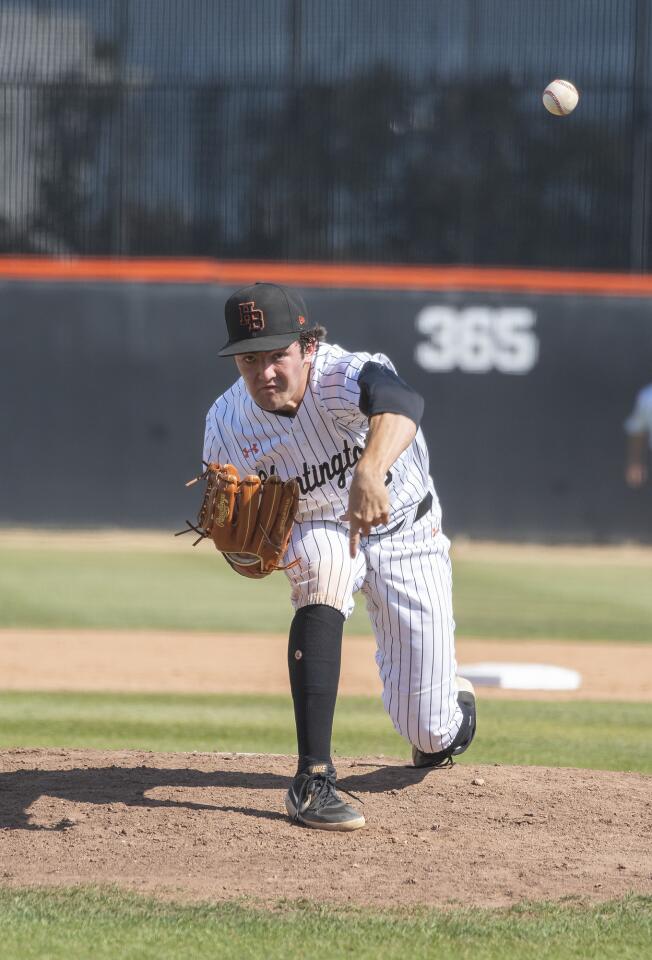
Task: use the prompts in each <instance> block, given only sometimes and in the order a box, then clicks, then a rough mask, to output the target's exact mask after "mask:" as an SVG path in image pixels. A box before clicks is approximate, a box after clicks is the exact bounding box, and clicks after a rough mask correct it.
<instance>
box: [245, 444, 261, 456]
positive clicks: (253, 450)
mask: <svg viewBox="0 0 652 960" xmlns="http://www.w3.org/2000/svg"><path fill="white" fill-rule="evenodd" d="M242 452H243V453H244V455H245V457H250V456H251V454H252V453H258V452H259V451H258V444H257V443H252V444H251V446H250V447H243V448H242Z"/></svg>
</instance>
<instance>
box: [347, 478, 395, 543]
mask: <svg viewBox="0 0 652 960" xmlns="http://www.w3.org/2000/svg"><path fill="white" fill-rule="evenodd" d="M340 520H347V521H348V523H349V525H350V528H349V553H350V555H351V557H355V555H356V554H357V552H358V547H359V546H360V537H361V536H362V537H368V536H369V534H370V533H371V528H372V527H376V526H378V525H379V524H385V523H389V494H388V492H387V487H386V486H385V475H384V474H382V475H379V474H376V473H375V472H373V471H371V470H367V469H365V468H364V466H363V461H360V463H359V464H358V466H357V467H356V469H355V472H354V474H353V479H352V480H351V488H350V490H349V506H348V509H347V511H346V513H344V514H343V515H342V516H341V517H340Z"/></svg>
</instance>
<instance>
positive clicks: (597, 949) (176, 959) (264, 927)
mask: <svg viewBox="0 0 652 960" xmlns="http://www.w3.org/2000/svg"><path fill="white" fill-rule="evenodd" d="M0 941H1V942H2V956H3V960H37V958H38V960H44V958H47V960H87V958H88V957H93V960H115V958H116V957H119V958H120V960H150V958H151V960H154V958H155V960H204V958H205V960H209V958H210V960H214V958H216V957H219V958H220V960H231V958H232V960H297V958H305V957H313V956H322V955H323V956H325V957H328V958H333V960H337V958H344V957H348V958H351V957H354V958H355V960H372V958H373V960H375V958H382V960H392V958H397V960H398V958H400V960H404V958H405V957H409V958H411V960H420V958H441V960H451V958H455V960H577V958H585V957H594V958H596V960H610V958H613V960H640V958H642V957H645V956H649V947H650V942H652V898H649V897H628V898H626V899H624V900H621V901H615V902H610V903H604V904H600V905H598V906H586V905H582V904H577V903H566V904H525V905H521V906H518V907H512V908H507V909H501V910H496V909H494V910H479V909H473V910H472V909H464V910H458V911H455V912H450V911H448V912H445V911H436V910H427V909H423V908H419V909H415V910H410V911H408V910H402V911H398V910H392V911H387V912H385V913H382V914H380V913H377V912H372V911H366V910H361V909H353V908H337V907H327V906H319V905H312V906H311V905H308V904H280V905H279V906H278V907H276V908H274V909H271V910H261V909H256V908H255V907H252V906H250V905H247V904H244V903H230V904H215V905H210V904H189V905H181V904H175V903H164V902H160V901H156V900H154V899H150V898H145V897H141V896H138V895H134V894H126V893H120V892H118V891H117V890H113V889H109V890H103V889H85V888H78V889H68V890H66V889H63V890H57V891H48V890H0Z"/></svg>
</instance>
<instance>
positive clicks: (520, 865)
mask: <svg viewBox="0 0 652 960" xmlns="http://www.w3.org/2000/svg"><path fill="white" fill-rule="evenodd" d="M292 767H293V763H292V760H291V759H290V758H288V757H280V756H260V755H250V754H207V753H203V754H199V753H198V754H153V753H140V752H136V751H126V752H114V753H107V752H100V751H88V750H84V751H77V750H75V751H67V750H9V751H4V752H2V753H0V829H1V830H2V843H1V844H0V877H1V878H2V882H3V883H4V884H9V885H24V884H48V885H59V884H70V883H98V882H99V883H118V884H120V885H123V886H127V887H129V888H132V889H134V888H135V889H140V890H148V891H155V892H157V893H159V894H162V895H168V896H169V895H173V896H176V897H190V898H202V899H204V898H205V899H211V900H224V899H230V898H233V897H238V896H249V897H254V898H256V899H258V900H260V901H262V902H270V901H273V900H277V899H279V898H291V899H292V898H309V899H312V900H319V901H331V902H350V903H356V904H364V905H371V906H374V907H382V906H385V905H390V904H391V905H407V904H414V903H423V904H432V905H440V906H441V905H445V904H448V903H463V904H476V905H490V904H492V905H496V904H504V903H510V902H514V901H516V900H520V899H555V898H560V897H563V896H564V897H567V896H569V895H573V896H582V897H586V898H589V899H607V898H610V897H615V896H620V895H622V894H625V893H627V892H630V891H631V892H634V891H636V892H639V893H652V790H651V789H650V788H651V785H652V778H650V777H645V776H642V775H640V774H626V773H606V772H596V771H590V770H573V769H544V768H540V767H500V766H472V765H469V764H464V765H462V764H457V765H456V766H454V767H450V768H448V769H444V770H438V771H431V772H429V773H426V774H424V772H423V771H417V770H414V769H411V768H407V767H404V766H401V765H400V764H398V763H397V762H395V761H394V762H387V761H385V760H384V759H382V758H378V757H376V758H367V759H363V760H355V761H353V760H339V762H338V772H339V782H340V784H341V785H342V786H343V787H345V788H346V789H348V790H351V791H353V792H354V793H356V794H357V795H358V796H359V797H360V799H361V800H362V801H363V803H364V808H363V809H364V813H365V816H366V818H367V824H368V825H367V827H366V828H365V829H364V830H360V831H358V832H356V833H354V834H330V833H322V832H318V831H314V830H309V829H306V828H303V827H299V826H296V825H295V824H292V823H290V821H289V820H288V818H287V817H286V815H285V812H284V806H283V793H284V790H285V789H286V787H287V782H288V778H289V776H290V775H291V774H292Z"/></svg>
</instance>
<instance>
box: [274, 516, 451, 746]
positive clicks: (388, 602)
mask: <svg viewBox="0 0 652 960" xmlns="http://www.w3.org/2000/svg"><path fill="white" fill-rule="evenodd" d="M432 522H433V516H432V514H431V513H427V514H426V516H425V517H423V518H422V519H421V520H419V521H418V522H417V523H415V524H414V525H413V526H412V527H410V528H409V529H408V530H406V531H405V532H402V531H401V532H399V533H395V534H391V535H389V536H385V537H383V536H380V537H378V536H373V535H372V536H370V537H367V538H362V540H361V544H360V550H359V551H358V555H357V557H356V558H355V559H353V560H352V559H351V558H350V556H349V533H348V527H347V526H345V525H344V524H341V523H337V522H335V521H330V520H309V521H304V522H302V523H297V524H295V526H294V529H293V531H292V539H291V542H290V547H289V550H288V554H287V559H288V560H294V559H298V560H299V564H298V565H297V566H296V567H293V568H292V569H291V570H288V571H287V576H288V579H289V580H290V582H291V584H292V605H293V606H294V608H295V609H299V608H300V607H305V606H308V605H309V604H313V603H324V604H328V605H329V606H331V607H335V608H336V609H337V610H340V611H341V612H342V613H343V614H344V616H345V617H349V616H350V615H351V612H352V610H353V594H354V593H356V591H358V590H361V591H362V593H363V594H364V596H365V597H366V601H367V612H368V614H369V618H370V620H371V623H372V625H373V629H374V633H375V636H376V662H377V664H378V670H379V673H380V678H381V680H382V684H383V703H384V705H385V709H386V710H387V713H388V714H389V716H390V718H391V720H392V722H393V724H394V726H395V728H396V730H398V732H399V733H400V734H401V736H403V737H405V738H406V739H407V740H409V741H410V743H413V744H415V746H417V747H418V748H419V749H420V750H423V751H425V752H427V753H436V752H438V751H440V750H445V749H446V747H448V746H450V744H451V742H452V741H453V739H454V737H455V735H456V733H457V731H458V730H459V726H460V723H461V721H462V712H461V710H460V709H459V706H458V704H457V695H456V691H455V674H456V671H457V664H456V661H455V621H454V620H453V604H452V580H451V565H450V559H449V556H448V549H449V547H450V542H449V540H448V538H447V537H445V536H444V534H443V533H441V532H436V533H434V535H433V528H432Z"/></svg>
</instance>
